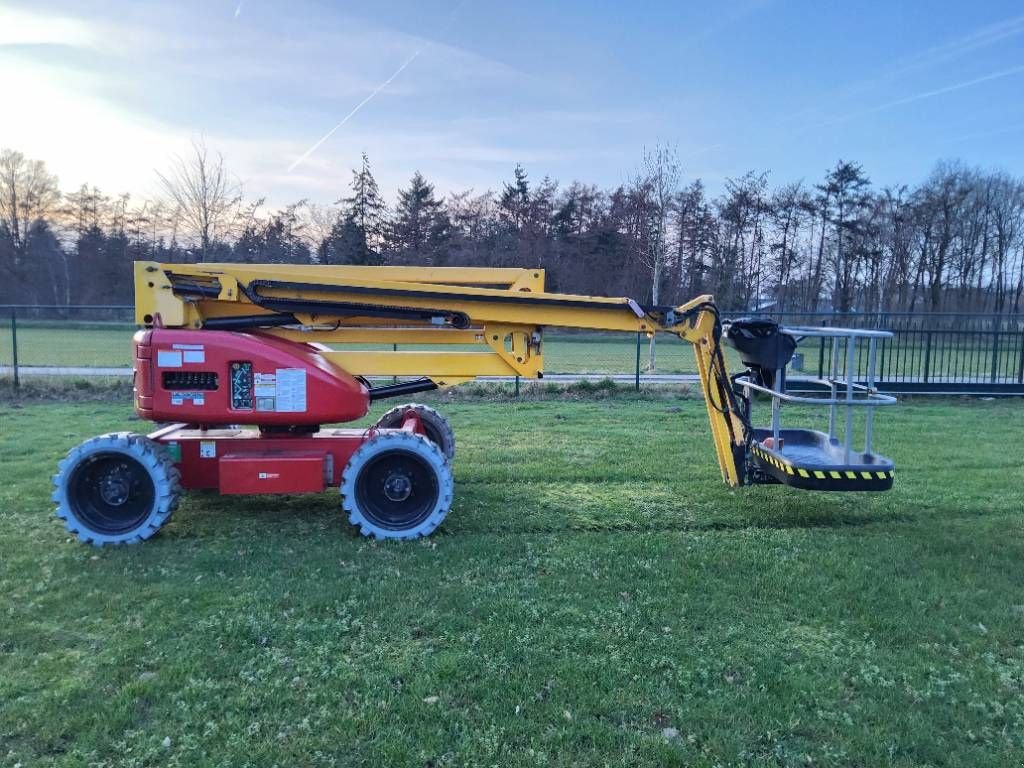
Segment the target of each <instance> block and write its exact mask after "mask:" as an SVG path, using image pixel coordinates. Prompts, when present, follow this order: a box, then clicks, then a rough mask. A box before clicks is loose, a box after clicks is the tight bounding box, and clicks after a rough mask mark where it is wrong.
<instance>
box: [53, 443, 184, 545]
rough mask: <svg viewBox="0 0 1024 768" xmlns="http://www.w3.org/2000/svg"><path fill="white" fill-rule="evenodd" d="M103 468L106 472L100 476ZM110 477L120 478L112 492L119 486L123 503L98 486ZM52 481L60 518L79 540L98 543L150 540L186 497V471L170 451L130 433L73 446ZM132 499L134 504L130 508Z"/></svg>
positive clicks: (130, 542) (116, 479)
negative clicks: (182, 471)
mask: <svg viewBox="0 0 1024 768" xmlns="http://www.w3.org/2000/svg"><path fill="white" fill-rule="evenodd" d="M104 468H106V475H103V477H102V478H101V477H98V476H97V475H98V474H102V471H103V469H104ZM110 477H113V478H114V480H115V481H117V482H120V486H118V485H117V484H116V482H115V483H114V484H113V486H112V487H113V490H110V491H108V495H109V496H116V492H117V490H118V489H120V491H121V493H122V495H124V498H123V499H121V500H120V501H118V499H117V498H114V500H113V501H110V500H108V499H106V498H103V493H102V491H100V490H98V486H99V484H100V482H99V481H100V480H101V479H105V478H110ZM53 485H54V491H53V495H52V497H51V498H52V499H53V501H54V502H56V504H57V509H56V512H55V514H56V516H57V517H58V518H60V519H61V520H63V521H64V525H65V527H66V528H67V529H68V530H69V531H70V532H71V533H73V534H75V536H77V537H78V539H79V541H82V542H84V543H86V544H93V545H95V546H97V547H100V546H103V545H104V544H138V543H139V542H141V541H144V540H146V539H148V538H150V537H151V536H153V534H155V533H156V532H157V531H158V530H160V528H162V527H163V525H164V524H165V523H166V522H167V521H168V520H169V519H170V517H171V514H172V513H173V512H174V510H176V509H177V508H178V500H179V498H180V496H181V474H180V473H179V472H178V469H177V467H175V466H174V462H173V460H172V459H171V456H170V454H169V453H168V451H167V450H166V449H165V448H164V447H163V446H162V445H160V444H159V443H156V442H154V441H153V440H150V439H149V438H147V437H144V436H143V435H137V434H134V433H131V432H113V433H111V434H107V435H100V436H99V437H94V438H91V439H89V440H86V441H85V442H84V443H82V444H81V445H79V446H77V447H75V448H72V449H71V450H70V451H69V452H68V455H67V456H66V457H65V458H63V459H62V460H61V461H60V463H59V464H58V470H57V474H55V475H54V476H53ZM129 486H130V487H129ZM97 494H99V496H100V498H97ZM133 497H134V502H135V503H134V504H133V505H132V506H131V507H128V506H126V505H128V503H129V502H130V501H132V500H133ZM119 508H123V509H119ZM118 514H120V515H121V519H120V520H118V519H117V516H118ZM104 519H106V521H107V522H104Z"/></svg>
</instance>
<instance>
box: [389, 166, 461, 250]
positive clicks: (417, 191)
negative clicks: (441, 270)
mask: <svg viewBox="0 0 1024 768" xmlns="http://www.w3.org/2000/svg"><path fill="white" fill-rule="evenodd" d="M449 228H450V227H449V223H448V217H447V216H446V214H445V210H444V204H443V203H442V201H440V200H438V199H437V198H436V197H435V196H434V185H433V184H429V183H427V180H426V179H424V178H423V175H422V174H421V173H420V172H419V171H417V172H416V173H415V174H414V175H413V177H412V180H411V181H410V182H409V188H408V189H400V190H398V207H397V209H396V210H395V220H394V223H393V224H392V226H391V248H392V252H393V255H394V260H395V261H396V262H399V263H403V264H437V263H439V262H440V261H443V250H444V248H445V245H446V243H447V240H448V236H449Z"/></svg>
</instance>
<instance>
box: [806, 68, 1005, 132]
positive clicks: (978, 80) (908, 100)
mask: <svg viewBox="0 0 1024 768" xmlns="http://www.w3.org/2000/svg"><path fill="white" fill-rule="evenodd" d="M1022 72H1024V64H1019V65H1017V66H1016V67H1010V68H1009V69H1002V70H999V71H998V72H990V73H989V74H987V75H982V76H981V77H975V78H974V79H972V80H964V81H963V82H960V83H954V84H953V85H946V86H943V87H942V88H936V89H934V90H931V91H923V92H921V93H915V94H914V95H912V96H905V97H903V98H902V99H896V100H895V101H887V102H885V103H884V104H879V105H877V106H874V107H870V108H868V109H862V110H859V111H857V112H850V113H848V114H845V115H841V116H839V117H834V118H832V119H830V120H826V121H824V122H822V123H820V124H818V125H815V126H813V127H815V128H825V127H827V126H830V125H836V124H837V123H845V122H847V121H848V120H853V119H855V118H858V117H864V116H866V115H873V114H875V113H876V112H883V111H885V110H887V109H892V108H893V107H900V106H903V105H904V104H913V103H914V102H915V101H923V100H924V99H931V98H933V97H935V96H942V95H943V94H946V93H952V92H953V91H962V90H963V89H965V88H973V87H974V86H975V85H981V84H982V83H987V82H989V81H991V80H1000V79H1002V78H1004V77H1010V76H1011V75H1017V74H1020V73H1022Z"/></svg>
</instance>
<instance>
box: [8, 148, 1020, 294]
mask: <svg viewBox="0 0 1024 768" xmlns="http://www.w3.org/2000/svg"><path fill="white" fill-rule="evenodd" d="M157 176H158V179H157V180H158V182H159V185H160V188H161V191H162V194H161V195H159V196H158V197H157V198H156V199H152V200H133V199H132V198H130V197H129V196H128V195H120V196H110V195H107V194H104V193H103V192H102V191H101V190H99V189H97V188H96V187H95V186H88V185H83V186H82V187H80V188H79V189H77V190H73V191H63V192H62V191H61V190H60V187H59V184H58V180H57V178H56V177H55V176H54V175H53V174H51V173H50V172H49V171H48V170H47V168H46V165H45V163H44V162H43V161H40V160H33V159H29V158H26V157H25V156H24V155H23V154H21V153H19V152H16V151H14V150H2V151H0V274H3V275H4V276H5V279H4V280H2V281H0V303H15V304H26V303H38V304H62V305H65V304H66V305H72V304H122V303H131V301H132V284H131V269H130V264H131V262H132V261H135V260H140V259H150V260H156V261H166V262H217V261H228V262H250V263H257V262H261V263H263V262H269V263H281V264H286V263H299V264H366V265H373V264H394V265H434V266H497V267H503V266H528V267H541V268H544V269H545V270H547V276H548V283H547V284H548V287H549V289H550V290H556V291H563V292H572V293H583V294H596V295H625V296H631V297H633V298H636V299H637V300H639V301H641V302H650V303H653V304H674V303H680V302H682V301H685V300H687V299H689V298H692V297H694V296H697V295H699V294H702V293H712V294H714V295H715V297H716V299H717V300H718V303H719V304H720V305H721V306H722V307H724V308H726V309H729V310H749V311H756V310H759V309H760V310H765V311H767V310H772V311H785V312H801V311H841V312H848V311H861V312H875V311H929V312H940V311H946V312H997V313H1017V312H1020V311H1021V301H1022V294H1024V182H1022V180H1021V179H1018V178H1014V177H1012V176H1011V175H1009V174H1007V173H1004V172H1001V171H983V170H980V169H975V168H970V167H967V166H965V165H964V164H962V163H960V162H951V161H946V162H940V163H939V164H937V165H936V167H935V168H934V170H933V171H932V173H931V174H930V175H929V176H928V178H926V179H925V180H923V181H922V182H920V183H919V184H917V185H916V186H907V185H898V186H894V187H885V188H881V189H879V188H876V187H875V186H873V185H872V183H871V181H870V179H869V178H868V176H867V175H866V173H865V172H864V170H863V169H862V167H861V166H860V165H858V164H857V163H854V162H850V161H845V160H840V161H839V162H837V163H836V164H835V166H834V167H833V168H831V169H830V170H828V171H827V172H826V173H825V174H824V176H823V178H822V179H821V180H820V181H817V182H815V183H808V182H804V181H799V182H793V183H788V184H783V185H781V186H773V185H771V184H770V183H769V175H768V173H766V172H756V171H752V172H749V173H746V174H744V175H742V176H739V177H738V178H733V179H729V180H727V181H726V182H725V185H724V189H723V190H722V191H721V192H720V193H719V194H717V195H711V194H709V193H708V191H707V189H706V187H705V185H704V184H703V183H702V182H701V180H700V179H687V178H685V177H684V174H683V171H682V169H681V167H680V164H679V161H678V157H677V155H676V152H675V151H674V149H672V148H671V147H663V146H660V147H657V148H655V149H653V150H650V151H646V152H645V153H644V154H643V156H642V158H641V161H640V162H639V163H638V168H637V170H636V172H635V173H634V174H633V176H632V177H631V179H630V180H629V181H628V182H626V183H623V184H621V185H619V186H617V187H615V188H613V189H601V188H599V187H597V186H595V185H591V184H586V183H583V182H578V181H573V182H572V183H570V184H568V185H561V184H559V183H558V182H556V181H555V180H553V179H551V178H549V177H546V176H545V177H542V178H541V179H540V180H539V181H538V180H536V178H535V177H531V176H530V175H529V174H528V173H527V171H526V170H525V169H524V168H522V167H521V166H516V167H515V169H514V170H513V173H512V177H511V178H510V179H509V180H508V181H506V182H504V183H503V184H501V186H500V188H499V189H497V191H493V190H487V191H483V192H478V191H474V190H467V191H462V192H452V193H449V194H446V195H441V194H439V193H438V192H437V190H436V189H435V188H434V186H433V185H432V184H431V183H430V182H429V181H428V180H427V179H425V178H424V177H423V176H422V175H421V174H420V173H419V172H417V173H415V174H413V176H412V178H411V179H410V181H409V183H408V185H407V186H405V187H404V188H402V189H400V190H398V194H397V198H396V199H395V200H394V201H393V202H392V203H391V204H389V203H388V202H387V201H385V200H384V198H383V197H382V195H381V193H380V191H379V189H378V186H377V183H376V181H375V179H374V177H373V173H372V171H371V167H370V162H369V159H368V158H367V157H366V155H365V154H364V155H363V157H362V160H361V163H360V167H359V168H357V169H354V170H353V171H352V180H351V184H350V186H349V188H348V189H347V190H342V191H339V199H338V200H337V201H336V202H334V203H333V204H331V205H321V204H317V203H313V202H310V201H306V200H302V201H298V202H296V203H294V204H292V205H288V206H286V207H284V208H282V209H277V210H267V209H266V206H265V204H264V201H263V200H258V199H257V200H252V199H247V198H246V197H245V196H244V194H243V191H242V189H241V187H240V185H239V184H238V183H237V182H236V181H234V180H233V177H232V176H231V175H230V173H229V172H228V170H227V168H226V167H225V163H224V160H223V158H222V157H221V156H220V155H218V154H216V153H213V152H211V151H209V150H208V149H207V148H206V146H205V145H203V144H202V143H200V142H197V143H195V144H194V145H193V147H192V150H191V152H190V153H189V154H188V155H187V156H183V157H179V158H176V159H175V161H174V162H173V163H172V165H171V167H170V168H169V169H168V170H167V171H166V172H165V173H160V174H158V175H157Z"/></svg>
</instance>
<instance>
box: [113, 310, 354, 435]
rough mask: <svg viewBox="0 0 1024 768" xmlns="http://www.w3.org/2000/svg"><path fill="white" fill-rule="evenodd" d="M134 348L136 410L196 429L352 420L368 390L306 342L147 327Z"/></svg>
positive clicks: (314, 423) (301, 424) (250, 334)
mask: <svg viewBox="0 0 1024 768" xmlns="http://www.w3.org/2000/svg"><path fill="white" fill-rule="evenodd" d="M133 341H134V346H135V355H134V357H135V410H136V412H137V413H138V414H139V416H141V417H142V418H144V419H148V420H150V421H176V422H186V423H189V424H200V425H203V426H218V425H226V424H253V425H257V426H264V427H274V426H279V427H285V426H308V425H319V424H329V423H333V422H343V421H354V420H355V419H359V418H362V417H363V416H365V415H366V413H367V411H368V410H369V407H370V398H369V392H368V390H367V387H366V386H365V385H364V384H363V383H362V382H361V381H359V380H358V379H356V378H355V377H353V376H351V375H350V374H348V373H347V372H345V371H344V370H342V369H341V368H339V367H338V366H337V365H334V364H333V363H331V362H330V361H328V360H327V359H326V358H324V357H323V355H321V354H320V350H319V349H318V348H317V347H315V346H313V345H310V344H302V343H299V342H293V341H287V340H285V339H280V338H277V337H275V336H270V335H265V334H259V333H240V332H237V331H210V330H204V331H194V330H187V329H176V328H154V329H151V330H145V331H139V332H138V333H136V334H135V337H134V339H133Z"/></svg>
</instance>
